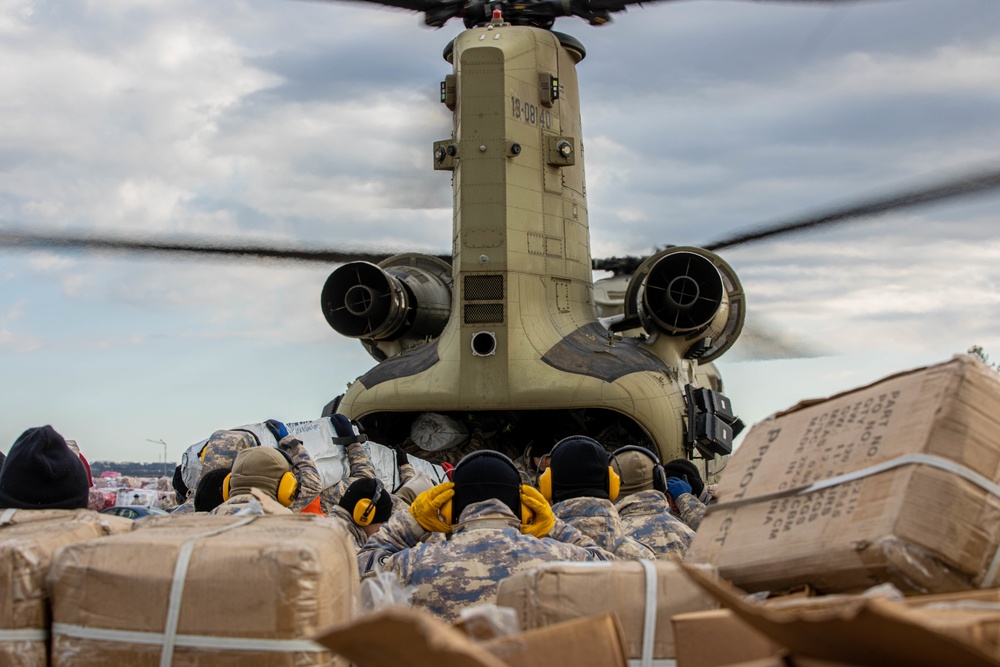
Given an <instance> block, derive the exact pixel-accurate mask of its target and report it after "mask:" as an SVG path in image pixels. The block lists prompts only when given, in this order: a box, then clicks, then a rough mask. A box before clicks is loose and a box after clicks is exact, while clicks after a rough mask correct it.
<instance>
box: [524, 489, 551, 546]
mask: <svg viewBox="0 0 1000 667" xmlns="http://www.w3.org/2000/svg"><path fill="white" fill-rule="evenodd" d="M521 504H522V505H524V508H525V509H526V510H528V513H529V514H530V517H524V516H522V517H521V532H522V533H524V534H525V535H534V536H535V537H545V536H546V535H548V534H549V531H550V530H552V527H553V526H554V525H556V515H555V514H553V513H552V507H551V506H550V505H549V501H547V500H546V499H545V496H543V495H542V492H541V491H539V490H538V489H536V488H535V487H533V486H528V485H527V484H522V485H521ZM526 518H527V521H526V520H525V519H526Z"/></svg>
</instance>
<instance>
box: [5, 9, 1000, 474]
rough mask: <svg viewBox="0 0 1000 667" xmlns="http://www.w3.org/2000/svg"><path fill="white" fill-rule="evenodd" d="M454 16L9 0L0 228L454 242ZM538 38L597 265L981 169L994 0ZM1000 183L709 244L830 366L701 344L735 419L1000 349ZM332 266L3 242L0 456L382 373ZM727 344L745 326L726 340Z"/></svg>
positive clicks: (153, 437)
mask: <svg viewBox="0 0 1000 667" xmlns="http://www.w3.org/2000/svg"><path fill="white" fill-rule="evenodd" d="M461 29H462V26H461V24H460V23H458V22H456V21H452V22H451V23H449V24H448V25H447V26H445V27H444V28H443V29H440V30H433V29H429V28H426V27H425V26H424V25H423V24H422V21H421V18H420V16H419V15H417V14H412V13H409V12H405V11H400V10H391V9H387V8H381V7H374V6H369V5H365V4H347V3H345V4H335V3H324V2H305V1H297V0H213V1H212V2H204V0H100V1H99V2H98V1H96V0H95V1H90V2H87V1H83V0H81V1H80V2H73V3H64V2H57V1H54V0H52V1H41V0H35V1H33V0H0V63H2V65H0V228H5V227H17V228H25V227H28V228H31V229H36V230H42V231H46V230H47V231H66V232H75V233H81V232H86V233H118V234H123V233H128V234H145V235H175V234H183V235H192V236H211V237H219V238H225V239H232V240H236V241H253V242H260V243H276V244H289V243H295V244H306V245H314V246H322V247H331V246H333V247H340V248H344V249H354V248H366V249H367V248H380V249H391V250H402V251H410V252H428V253H432V254H446V253H448V252H449V250H450V247H451V209H450V206H451V186H450V180H449V178H448V173H447V172H434V171H433V170H432V169H431V161H430V156H431V146H432V143H433V142H434V141H435V140H438V139H445V138H448V137H449V136H450V134H451V120H450V115H449V112H448V111H447V109H446V108H445V107H444V106H443V105H441V104H440V103H439V101H438V85H439V82H440V81H441V80H442V79H443V78H444V76H445V75H446V74H448V73H449V72H450V67H449V65H448V64H447V63H446V62H445V61H444V60H443V59H442V57H441V52H442V50H443V47H444V46H445V44H446V43H447V42H448V41H449V40H451V39H452V38H453V37H454V36H456V35H457V34H458V33H459V32H460V30H461ZM556 29H558V30H560V31H562V32H567V33H570V34H572V35H573V36H575V37H577V38H578V39H580V40H581V41H582V42H583V43H584V44H585V45H586V48H587V51H588V55H587V58H586V59H585V60H584V61H583V62H582V63H581V64H580V65H579V66H578V75H579V85H580V89H581V91H580V94H581V105H582V119H583V132H584V138H583V142H584V145H585V147H586V160H587V163H586V173H587V186H588V187H587V189H588V198H589V200H588V204H589V217H590V225H591V230H590V231H591V247H592V252H593V254H594V256H595V257H608V256H613V255H624V254H632V255H645V254H649V253H651V252H652V251H653V249H654V248H655V247H657V246H663V245H665V244H677V245H699V244H705V243H709V242H711V241H714V240H717V239H719V238H721V237H725V236H726V235H727V234H729V233H731V232H733V231H736V230H740V229H744V228H748V227H752V226H754V225H757V224H762V223H770V222H777V221H782V220H786V219H793V218H795V217H796V216H798V215H800V214H803V213H809V212H814V211H817V210H822V209H824V208H826V207H829V206H833V205H839V204H843V203H847V202H850V201H852V200H854V199H856V198H858V197H863V196H872V195H878V194H882V193H886V192H891V191H893V190H895V189H899V188H906V187H911V186H913V185H915V184H922V183H928V182H934V181H936V180H938V179H941V178H945V177H948V176H953V175H955V174H962V173H966V172H974V171H976V170H980V169H984V168H991V169H995V168H997V167H998V166H1000V160H998V155H1000V3H997V2H995V1H994V0H885V1H882V2H847V3H837V4H836V5H827V4H823V3H803V4H794V3H787V2H786V3H778V2H776V3H767V2H739V1H729V0H689V1H687V2H677V3H663V4H655V3H651V4H647V5H645V6H644V7H642V8H635V9H632V10H630V11H629V12H627V13H624V14H619V15H617V16H616V17H615V20H614V22H613V23H612V24H610V25H607V26H603V27H600V28H594V27H591V26H589V25H587V24H586V23H585V22H583V21H581V20H580V19H577V18H572V17H570V18H562V19H560V20H559V21H558V23H557V25H556ZM998 205H1000V194H990V195H982V196H978V197H975V198H969V199H964V200H962V201H956V202H950V203H944V204H939V205H935V206H930V207H925V208H920V209H913V210H908V211H902V212H896V213H893V214H887V215H884V216H880V217H878V218H874V219H872V220H870V221H867V222H865V223H860V222H859V223H855V224H851V225H846V226H844V227H841V228H838V229H833V230H828V231H822V232H817V233H812V234H808V235H796V236H787V237H783V238H781V239H779V240H774V241H770V242H764V243H760V244H754V245H748V246H745V247H741V248H734V249H732V250H729V251H722V252H721V253H720V254H721V255H722V256H723V257H724V258H725V259H726V260H727V261H728V262H729V263H730V264H731V266H732V267H733V268H734V269H735V271H736V272H737V273H738V275H739V276H740V279H741V281H742V283H743V286H744V288H745V290H746V293H747V304H748V330H761V329H765V330H770V331H773V332H780V335H782V336H785V337H787V339H788V340H792V341H795V342H797V343H799V344H801V345H804V346H806V347H809V348H810V349H813V350H816V351H818V352H820V353H821V355H820V356H815V357H811V358H805V359H781V360H757V361H753V360H749V359H748V353H747V352H746V351H744V352H742V353H741V351H740V349H739V348H740V347H741V346H742V345H743V343H742V342H738V343H737V345H736V347H734V349H733V350H732V351H731V352H730V353H727V355H725V356H723V357H722V358H721V359H720V360H719V361H718V362H717V365H718V366H719V368H720V370H721V372H722V374H723V378H724V381H725V385H726V393H727V394H728V395H729V396H730V398H731V399H732V401H733V405H734V407H735V409H736V411H737V412H738V413H739V414H740V415H741V416H742V417H743V419H744V420H745V421H747V422H748V423H754V422H757V421H759V420H761V419H763V418H765V417H766V416H768V415H769V414H772V413H773V412H775V411H778V410H782V409H785V408H787V407H789V406H791V405H793V404H795V403H796V402H798V401H799V400H800V399H804V398H814V397H821V396H825V395H829V394H831V393H835V392H838V391H843V390H846V389H849V388H852V387H855V386H859V385H861V384H865V383H868V382H871V381H874V380H876V379H878V378H880V377H883V376H885V375H888V374H891V373H894V372H897V371H901V370H906V369H909V368H914V367H917V366H922V365H926V364H930V363H936V362H940V361H944V360H946V359H948V358H950V357H951V356H952V355H953V354H957V353H962V352H965V351H966V350H967V349H968V348H969V347H970V346H972V345H981V346H983V347H984V348H985V350H986V352H987V354H989V353H991V352H992V353H993V354H994V355H995V356H996V357H997V358H998V359H1000V308H998V302H1000V290H998V282H1000V241H998V235H1000V232H998V229H1000V228H998V224H997V208H998ZM333 268H334V267H332V266H319V265H294V264H291V265H290V264H283V263H275V262H255V263H248V262H239V261H212V262H206V261H193V260H164V259H163V258H162V257H153V256H148V255H147V256H130V257H122V256H118V255H101V254H95V253H84V252H79V251H77V252H55V251H48V250H46V251H40V250H35V251H30V252H26V251H23V250H13V249H11V248H0V451H6V450H7V449H8V448H9V446H10V444H12V443H13V442H14V440H15V439H16V438H17V436H18V435H19V434H20V433H21V432H22V431H23V430H24V429H26V428H28V427H31V426H37V425H41V424H46V423H48V424H52V425H53V426H54V427H55V428H56V429H57V430H58V431H60V432H61V433H62V434H63V435H64V436H66V437H67V438H73V439H76V440H77V441H78V442H79V444H80V447H81V449H82V450H83V452H84V453H85V454H86V455H87V456H88V458H90V459H91V460H101V459H112V460H140V461H155V460H162V457H163V453H164V447H163V445H162V444H160V443H161V442H164V443H166V451H167V457H168V460H170V461H176V460H178V459H179V457H180V454H181V452H182V451H183V450H184V449H185V448H186V447H187V446H188V445H190V444H192V443H195V442H197V441H199V440H202V439H203V438H205V437H207V436H208V435H209V434H210V433H211V432H212V431H214V430H216V429H219V428H227V427H231V426H235V425H238V424H243V423H250V422H258V421H262V420H264V419H267V418H276V419H281V420H284V421H298V420H306V419H313V418H316V417H318V416H319V414H320V411H321V409H322V407H323V405H324V404H325V403H327V402H328V401H329V400H331V399H332V398H333V397H334V396H336V395H338V394H340V393H342V392H343V391H344V389H345V387H346V385H347V383H348V382H350V381H351V380H353V379H354V378H355V377H357V376H358V375H360V374H362V373H364V372H365V371H367V370H368V369H369V368H370V367H371V366H373V365H374V361H373V360H372V359H371V357H369V356H368V354H367V353H366V352H365V351H364V350H363V348H362V347H361V345H360V344H359V343H358V342H356V341H353V340H348V339H344V338H342V337H340V336H339V335H338V334H336V333H335V332H334V331H333V330H332V329H330V328H329V326H328V325H327V324H326V322H325V320H324V319H323V316H322V313H321V312H320V308H319V294H320V290H321V288H322V285H323V282H324V281H325V279H326V277H327V275H328V274H329V272H330V271H331V270H332V269H333ZM747 338H749V334H748V335H747Z"/></svg>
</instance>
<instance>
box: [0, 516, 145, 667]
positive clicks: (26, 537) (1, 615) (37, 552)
mask: <svg viewBox="0 0 1000 667" xmlns="http://www.w3.org/2000/svg"><path fill="white" fill-rule="evenodd" d="M132 526H133V522H132V521H129V520H128V519H123V518H121V517H117V516H107V515H105V514H98V513H96V512H91V511H89V510H17V509H0V591H2V597H0V665H4V666H5V667H45V665H48V664H49V663H48V650H47V646H48V634H49V616H50V614H49V596H48V591H47V589H46V585H45V577H46V575H48V572H49V565H50V564H51V563H52V557H53V554H54V552H55V551H56V550H57V549H59V548H61V547H64V546H67V545H70V544H74V543H77V542H83V541H86V540H93V539H95V538H98V537H102V536H105V535H113V534H117V533H124V532H127V531H129V530H131V529H132Z"/></svg>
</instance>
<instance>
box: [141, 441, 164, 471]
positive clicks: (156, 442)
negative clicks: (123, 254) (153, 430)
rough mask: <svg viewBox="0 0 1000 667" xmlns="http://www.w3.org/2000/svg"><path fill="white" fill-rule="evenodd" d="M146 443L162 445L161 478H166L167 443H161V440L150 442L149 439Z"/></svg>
mask: <svg viewBox="0 0 1000 667" xmlns="http://www.w3.org/2000/svg"><path fill="white" fill-rule="evenodd" d="M146 442H151V443H153V444H154V445H163V476H164V477H166V476H167V443H165V442H163V440H162V439H161V440H150V439H149V438H146Z"/></svg>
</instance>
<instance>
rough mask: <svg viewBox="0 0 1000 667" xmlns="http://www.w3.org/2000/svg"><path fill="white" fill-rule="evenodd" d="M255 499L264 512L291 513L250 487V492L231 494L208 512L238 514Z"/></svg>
mask: <svg viewBox="0 0 1000 667" xmlns="http://www.w3.org/2000/svg"><path fill="white" fill-rule="evenodd" d="M255 500H256V501H257V502H258V503H260V508H261V509H262V510H263V512H264V514H291V513H292V511H291V510H290V509H288V508H287V507H285V506H284V505H282V504H281V503H279V502H278V501H277V500H274V499H273V498H270V497H269V496H267V495H266V494H264V493H263V492H262V491H261V490H260V489H251V490H250V493H241V494H240V495H238V496H233V497H232V498H230V499H229V500H227V501H226V502H224V503H222V504H221V505H219V506H218V507H216V508H215V509H213V510H212V511H211V512H209V514H219V515H222V516H232V515H233V514H239V513H240V512H241V511H242V510H244V509H247V506H248V505H249V504H250V503H252V502H254V501H255Z"/></svg>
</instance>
